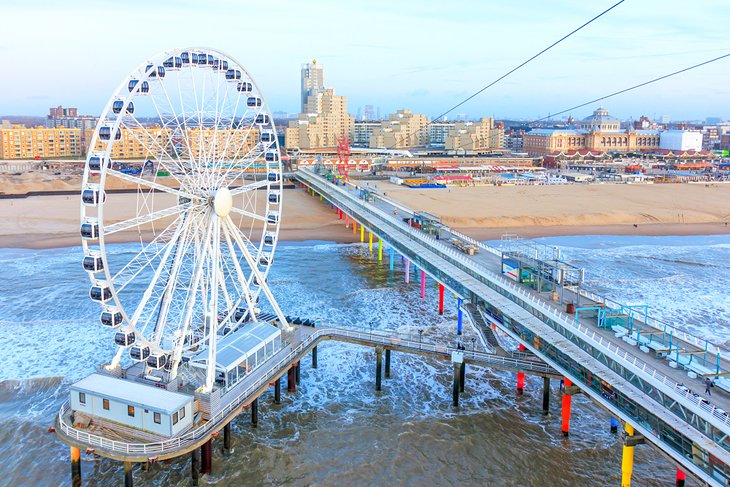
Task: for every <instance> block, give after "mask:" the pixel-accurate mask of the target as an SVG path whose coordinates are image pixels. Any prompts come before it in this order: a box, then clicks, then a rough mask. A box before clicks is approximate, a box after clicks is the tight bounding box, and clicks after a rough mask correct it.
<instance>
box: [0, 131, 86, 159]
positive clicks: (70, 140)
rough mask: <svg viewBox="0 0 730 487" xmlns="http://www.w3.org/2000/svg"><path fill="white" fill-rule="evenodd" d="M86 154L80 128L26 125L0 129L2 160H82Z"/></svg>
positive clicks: (0, 156)
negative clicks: (79, 158)
mask: <svg viewBox="0 0 730 487" xmlns="http://www.w3.org/2000/svg"><path fill="white" fill-rule="evenodd" d="M83 153H84V145H83V143H82V140H81V130H80V129H77V128H65V127H58V128H47V127H35V128H28V127H26V126H24V125H10V126H7V125H3V126H2V128H0V159H47V158H57V157H81V156H82V155H83Z"/></svg>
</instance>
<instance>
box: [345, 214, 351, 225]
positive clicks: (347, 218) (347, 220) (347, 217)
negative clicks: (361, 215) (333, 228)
mask: <svg viewBox="0 0 730 487" xmlns="http://www.w3.org/2000/svg"><path fill="white" fill-rule="evenodd" d="M345 228H350V215H345Z"/></svg>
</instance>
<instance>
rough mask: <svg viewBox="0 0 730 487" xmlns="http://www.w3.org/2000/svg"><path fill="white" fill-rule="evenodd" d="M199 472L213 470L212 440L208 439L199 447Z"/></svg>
mask: <svg viewBox="0 0 730 487" xmlns="http://www.w3.org/2000/svg"><path fill="white" fill-rule="evenodd" d="M200 463H201V468H200V473H202V474H203V475H206V474H209V473H211V472H212V471H213V440H212V439H210V440H208V441H206V442H205V443H203V444H202V445H201V447H200Z"/></svg>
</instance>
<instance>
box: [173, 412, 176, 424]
mask: <svg viewBox="0 0 730 487" xmlns="http://www.w3.org/2000/svg"><path fill="white" fill-rule="evenodd" d="M172 424H177V413H172Z"/></svg>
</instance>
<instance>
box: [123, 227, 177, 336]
mask: <svg viewBox="0 0 730 487" xmlns="http://www.w3.org/2000/svg"><path fill="white" fill-rule="evenodd" d="M185 226H186V225H185V224H183V225H179V226H178V227H177V229H176V230H175V234H174V235H173V237H172V239H170V241H169V242H168V243H167V245H166V246H165V252H164V253H163V255H162V257H161V258H160V262H159V263H158V265H157V269H156V270H155V273H154V275H153V276H152V279H151V280H150V283H149V285H148V286H147V289H146V290H145V292H144V293H143V294H142V298H141V299H140V302H139V303H138V304H137V309H136V310H135V312H134V315H132V318H131V319H130V325H132V326H133V327H136V324H137V321H138V320H139V318H140V316H142V313H143V312H144V309H145V306H146V305H147V302H148V301H149V299H150V298H151V297H152V293H153V292H154V289H155V286H156V285H157V282H158V281H159V279H160V276H161V275H162V273H163V272H164V270H165V264H166V263H167V259H168V258H169V257H170V253H171V252H172V250H173V248H174V247H175V245H174V244H175V243H176V242H177V241H178V239H179V238H180V234H181V233H182V230H183V229H184V228H185Z"/></svg>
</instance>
